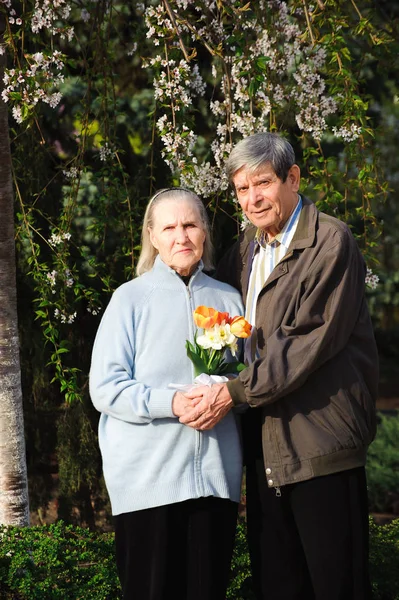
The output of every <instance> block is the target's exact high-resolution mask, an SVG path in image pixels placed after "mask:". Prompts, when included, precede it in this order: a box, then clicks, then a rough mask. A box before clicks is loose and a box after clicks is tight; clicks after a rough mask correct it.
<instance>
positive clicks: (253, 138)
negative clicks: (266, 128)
mask: <svg viewBox="0 0 399 600" xmlns="http://www.w3.org/2000/svg"><path fill="white" fill-rule="evenodd" d="M265 163H270V165H271V166H272V168H273V170H274V172H275V173H276V175H277V177H278V178H279V179H281V181H282V182H283V183H284V181H285V180H286V179H287V176H288V171H289V170H290V168H291V167H292V165H294V164H295V153H294V149H293V148H292V146H291V144H290V143H289V142H288V141H287V140H286V139H284V138H283V137H281V136H280V135H278V134H277V133H255V134H254V135H250V136H248V137H246V138H244V139H243V140H241V141H240V142H238V144H236V146H235V147H234V148H233V150H232V151H231V154H230V156H229V158H228V159H227V161H226V172H227V176H228V178H229V181H230V183H233V177H234V175H235V174H236V173H237V171H239V170H240V169H242V168H243V167H245V170H247V171H249V172H251V173H254V172H255V171H257V170H258V169H259V168H260V167H261V166H262V165H264V164H265Z"/></svg>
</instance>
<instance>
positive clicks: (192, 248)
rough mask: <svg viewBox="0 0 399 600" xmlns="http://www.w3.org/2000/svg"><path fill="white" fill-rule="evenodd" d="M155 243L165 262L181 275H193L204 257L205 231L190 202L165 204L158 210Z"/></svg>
mask: <svg viewBox="0 0 399 600" xmlns="http://www.w3.org/2000/svg"><path fill="white" fill-rule="evenodd" d="M153 222H154V225H153V227H152V228H150V229H149V233H150V239H151V243H152V245H153V246H154V248H156V249H157V250H158V253H159V256H160V257H161V259H162V260H163V262H164V263H165V264H166V265H168V266H169V267H171V268H172V269H174V270H175V271H176V272H177V273H179V275H190V274H191V273H192V272H193V271H194V268H195V266H196V265H197V263H198V262H199V261H200V259H201V257H202V253H203V250H204V241H205V231H204V227H203V224H202V221H201V217H200V214H199V211H198V208H197V207H196V205H195V204H194V202H192V201H190V200H172V199H171V200H164V201H163V202H161V203H159V204H158V205H157V206H156V207H155V208H154V214H153Z"/></svg>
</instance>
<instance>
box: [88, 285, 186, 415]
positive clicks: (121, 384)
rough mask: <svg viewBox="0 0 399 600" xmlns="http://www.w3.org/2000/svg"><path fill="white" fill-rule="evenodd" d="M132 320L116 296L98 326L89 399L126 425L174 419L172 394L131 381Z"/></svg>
mask: <svg viewBox="0 0 399 600" xmlns="http://www.w3.org/2000/svg"><path fill="white" fill-rule="evenodd" d="M135 352H136V348H135V332H134V319H133V315H132V314H131V310H130V309H127V307H126V303H123V301H122V299H121V298H120V297H119V295H118V292H116V293H115V294H114V295H113V297H112V299H111V301H110V303H109V305H108V307H107V309H106V311H105V313H104V315H103V318H102V320H101V323H100V327H99V329H98V332H97V335H96V339H95V342H94V347H93V353H92V360H91V368H90V377H89V384H90V396H91V399H92V402H93V404H94V406H95V408H96V409H97V410H98V411H100V412H101V413H105V414H107V415H109V416H112V417H114V418H116V419H120V420H122V421H127V422H129V423H149V422H150V421H152V420H153V419H162V418H168V417H169V418H177V417H175V415H174V414H173V412H172V400H173V396H174V394H175V391H174V390H167V389H157V388H151V387H149V386H148V385H145V384H144V383H142V382H140V381H137V380H136V379H135V377H134V370H135V369H134V358H135Z"/></svg>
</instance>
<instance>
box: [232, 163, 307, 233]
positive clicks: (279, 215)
mask: <svg viewBox="0 0 399 600" xmlns="http://www.w3.org/2000/svg"><path fill="white" fill-rule="evenodd" d="M299 181H300V170H299V167H298V166H297V165H293V166H292V167H291V168H290V170H289V172H288V176H287V179H286V180H285V182H284V183H283V182H282V181H281V179H279V178H278V177H277V175H276V174H275V172H274V170H273V169H272V167H271V165H270V164H269V163H265V164H263V165H262V166H261V167H260V168H259V169H258V170H257V171H255V172H250V171H247V170H246V169H245V167H243V168H242V169H240V170H239V171H237V172H236V173H235V175H234V177H233V183H234V186H235V189H236V194H237V199H238V201H239V203H240V205H241V208H242V210H243V211H244V213H245V214H246V216H247V217H248V219H249V220H250V221H251V222H252V223H253V224H254V225H255V226H256V227H259V228H260V229H262V230H263V231H265V232H266V233H267V234H268V237H269V239H270V238H274V237H275V236H276V235H277V234H278V233H279V232H280V231H281V229H282V228H283V227H284V225H285V223H286V222H287V220H288V218H289V216H290V215H291V213H292V212H293V210H294V208H295V206H296V205H297V202H298V190H299Z"/></svg>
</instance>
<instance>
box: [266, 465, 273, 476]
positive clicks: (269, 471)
mask: <svg viewBox="0 0 399 600" xmlns="http://www.w3.org/2000/svg"><path fill="white" fill-rule="evenodd" d="M271 472H272V470H271V469H270V467H267V469H266V475H270V473H271Z"/></svg>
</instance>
